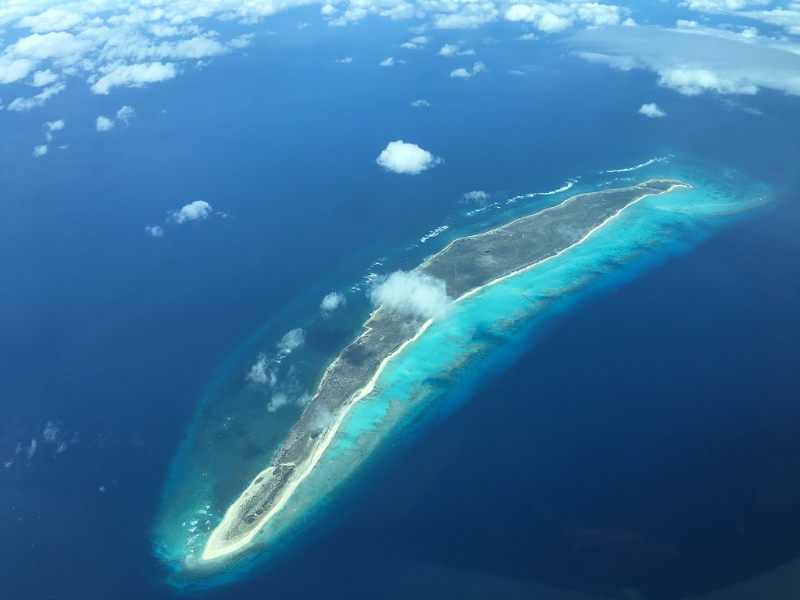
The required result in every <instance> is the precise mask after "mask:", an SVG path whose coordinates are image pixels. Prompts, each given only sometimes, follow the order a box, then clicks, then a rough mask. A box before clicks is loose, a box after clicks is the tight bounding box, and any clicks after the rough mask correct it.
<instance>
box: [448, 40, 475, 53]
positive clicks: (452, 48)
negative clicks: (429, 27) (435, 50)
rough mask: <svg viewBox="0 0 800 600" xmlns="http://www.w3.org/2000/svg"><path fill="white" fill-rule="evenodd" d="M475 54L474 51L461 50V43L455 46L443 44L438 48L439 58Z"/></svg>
mask: <svg viewBox="0 0 800 600" xmlns="http://www.w3.org/2000/svg"><path fill="white" fill-rule="evenodd" d="M473 54H475V51H474V50H470V49H467V50H462V49H461V42H459V43H457V44H445V45H444V46H442V47H441V48H439V56H472V55H473Z"/></svg>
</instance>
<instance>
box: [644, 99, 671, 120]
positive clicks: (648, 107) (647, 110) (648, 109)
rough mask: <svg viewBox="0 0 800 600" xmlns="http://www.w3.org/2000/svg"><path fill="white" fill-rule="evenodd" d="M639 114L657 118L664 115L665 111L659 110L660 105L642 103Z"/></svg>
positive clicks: (665, 114)
mask: <svg viewBox="0 0 800 600" xmlns="http://www.w3.org/2000/svg"><path fill="white" fill-rule="evenodd" d="M639 114H640V115H644V116H645V117H650V118H651V119H658V118H659V117H666V116H667V113H665V112H664V111H663V110H661V107H659V106H658V104H655V103H653V104H642V107H641V108H640V109H639Z"/></svg>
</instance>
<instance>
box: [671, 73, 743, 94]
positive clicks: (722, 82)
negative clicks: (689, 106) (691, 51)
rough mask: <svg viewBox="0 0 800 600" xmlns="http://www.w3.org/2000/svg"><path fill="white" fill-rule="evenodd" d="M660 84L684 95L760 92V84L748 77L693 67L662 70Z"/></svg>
mask: <svg viewBox="0 0 800 600" xmlns="http://www.w3.org/2000/svg"><path fill="white" fill-rule="evenodd" d="M658 84H659V85H663V86H664V87H668V88H672V89H674V90H677V91H678V92H680V93H681V94H683V95H684V96H697V95H699V94H702V93H704V92H715V93H717V94H755V93H757V92H758V86H756V85H755V84H754V83H751V82H749V81H747V80H746V79H743V78H740V77H736V76H730V75H726V74H724V73H715V72H713V71H710V70H708V69H699V68H692V67H676V68H672V69H665V70H663V71H661V77H660V78H659V79H658Z"/></svg>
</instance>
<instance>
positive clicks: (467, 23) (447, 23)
mask: <svg viewBox="0 0 800 600" xmlns="http://www.w3.org/2000/svg"><path fill="white" fill-rule="evenodd" d="M438 7H441V8H444V7H448V8H451V10H452V12H450V13H449V14H445V13H439V14H437V15H434V17H433V23H432V25H433V27H435V28H436V29H477V28H478V27H480V26H481V25H485V24H486V23H491V22H492V21H496V20H497V18H498V16H499V15H500V12H499V11H498V10H497V7H496V6H495V4H494V2H487V1H481V0H475V1H474V2H465V3H459V2H453V3H451V4H449V5H448V4H445V3H442V4H438V5H437V8H438Z"/></svg>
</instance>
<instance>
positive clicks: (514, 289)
mask: <svg viewBox="0 0 800 600" xmlns="http://www.w3.org/2000/svg"><path fill="white" fill-rule="evenodd" d="M611 175H612V176H613V177H615V179H613V180H610V181H609V180H608V177H609V174H605V178H603V177H600V176H596V177H595V180H596V182H593V181H591V180H589V181H587V180H584V182H583V183H582V185H581V186H579V187H578V188H576V189H577V191H587V190H592V189H597V188H598V187H601V186H604V185H614V186H620V185H629V184H630V183H633V182H639V181H643V180H645V179H647V178H649V177H672V178H676V179H680V180H682V181H686V182H687V183H690V184H691V185H692V186H693V188H692V189H685V188H679V189H675V190H673V192H672V193H670V194H667V195H662V196H655V197H648V198H645V199H642V200H640V201H639V202H637V203H636V204H634V205H633V206H630V207H628V208H627V209H626V210H624V211H623V212H622V213H621V214H620V215H619V216H618V217H616V218H614V219H612V220H611V221H609V222H608V223H607V224H606V225H604V226H603V227H602V228H600V229H599V230H597V231H595V232H594V233H593V234H592V235H591V236H590V237H589V238H587V239H586V240H585V241H584V242H582V243H581V244H579V245H577V246H575V247H573V248H570V249H569V250H567V251H565V252H563V253H562V254H560V255H559V256H557V257H555V258H553V259H551V260H548V261H545V262H543V263H541V264H539V265H535V266H534V267H532V268H530V269H527V270H525V271H523V272H521V273H518V274H516V275H514V276H512V277H508V278H506V279H504V280H502V281H500V282H497V283H496V284H494V285H491V286H489V287H487V288H484V289H483V290H481V291H480V292H479V293H476V294H473V295H471V296H469V297H467V298H465V299H463V300H461V301H459V302H457V303H455V304H454V305H453V307H452V308H451V310H450V311H449V312H448V313H447V314H446V316H444V317H443V318H440V319H439V320H437V321H436V322H435V323H434V324H433V325H432V326H431V327H429V328H428V330H427V331H426V332H425V333H424V334H423V335H422V336H420V338H419V339H418V340H416V341H415V342H413V343H412V344H410V345H409V346H408V347H407V348H406V349H405V350H404V352H403V353H401V354H400V355H399V356H397V357H396V358H395V359H393V360H392V361H390V362H389V363H388V364H387V367H386V369H385V370H384V372H383V373H382V374H381V376H380V378H379V379H378V382H377V385H376V388H375V390H374V391H373V393H371V394H370V395H369V396H367V397H366V398H365V399H363V400H362V401H361V402H359V403H358V404H357V405H356V406H355V407H354V408H353V409H352V410H351V411H350V413H349V414H348V415H347V417H346V418H345V420H344V422H343V424H342V426H341V427H340V429H339V431H338V433H337V434H336V436H335V438H334V440H333V442H332V443H331V445H330V447H329V448H328V451H327V452H326V453H325V454H324V455H323V457H322V458H321V460H320V462H319V463H318V465H317V466H316V468H315V469H314V471H313V472H312V473H311V474H310V475H309V476H308V478H307V479H306V480H304V481H303V482H302V483H301V485H300V486H299V487H298V489H297V491H296V492H295V494H294V495H293V496H292V498H291V499H290V500H289V502H288V503H287V505H286V506H285V507H284V509H283V510H282V511H281V512H280V513H278V515H276V516H275V517H274V518H273V519H272V520H271V521H270V522H269V523H268V524H267V525H266V526H265V527H264V528H263V529H262V531H261V532H260V533H259V534H258V536H257V537H256V538H255V540H254V541H253V544H252V546H253V549H254V550H258V552H247V553H243V554H242V555H239V556H234V557H231V558H228V559H223V560H219V561H214V562H213V563H210V564H209V563H202V562H201V561H199V560H198V559H197V557H198V556H199V554H200V553H201V551H202V546H203V544H204V543H205V540H206V538H207V536H208V534H209V532H210V531H211V529H213V527H214V526H215V525H216V524H217V523H218V522H219V520H220V518H221V515H222V512H224V509H225V506H226V503H225V500H227V501H228V502H229V501H230V500H229V498H230V497H231V493H232V492H233V493H235V489H228V490H226V492H225V493H226V495H227V499H223V500H221V496H222V495H223V494H221V493H220V490H221V489H222V485H221V484H220V481H222V479H223V477H222V475H221V474H220V473H217V472H215V471H214V469H213V468H212V467H214V466H215V465H213V464H211V463H210V462H209V459H208V457H207V456H206V455H204V454H202V453H201V452H198V451H196V450H195V449H196V448H197V443H196V440H197V439H198V438H199V437H201V436H202V435H203V432H202V431H200V429H202V426H201V425H198V422H196V423H195V425H194V427H193V428H192V429H190V431H189V433H188V435H187V441H186V443H185V445H184V448H183V449H182V452H181V454H180V455H179V457H178V459H177V460H176V464H175V466H174V468H173V472H172V474H171V480H170V484H169V486H168V487H167V491H166V493H165V497H164V503H163V505H162V511H161V515H160V518H159V520H158V522H157V526H156V532H155V534H156V552H157V554H158V555H159V556H160V557H161V558H162V559H163V560H164V561H165V562H166V563H167V564H168V565H169V566H170V567H171V569H172V574H173V575H172V580H173V583H175V584H176V585H178V586H179V587H183V586H189V587H193V586H195V585H201V586H205V585H218V584H221V583H225V582H226V581H232V580H235V579H237V578H239V577H241V576H242V575H243V574H244V573H246V572H247V571H248V570H250V569H252V568H254V567H263V566H266V565H268V564H269V563H270V562H272V561H273V560H275V559H277V558H278V557H279V556H281V555H282V554H283V553H285V552H287V551H290V550H291V548H292V547H296V546H297V545H299V544H301V543H302V539H303V536H304V535H305V534H307V533H308V532H310V531H314V529H315V528H314V527H312V525H315V524H317V525H318V524H319V522H320V520H322V519H324V518H325V517H326V515H327V514H329V513H330V511H329V510H326V509H327V508H328V507H329V506H330V504H331V501H332V498H335V494H334V493H333V492H334V491H335V490H336V488H337V487H338V486H340V485H341V484H342V483H343V482H346V481H348V480H350V478H351V477H352V476H353V475H354V474H355V473H357V472H358V470H359V467H362V466H363V465H364V464H365V463H368V464H369V466H373V465H378V464H379V457H380V455H381V452H382V451H384V449H385V448H391V447H393V445H394V443H396V442H398V441H401V440H402V439H403V438H406V437H407V436H409V434H411V435H413V433H414V431H415V429H417V428H424V427H425V426H426V424H429V423H431V422H434V421H435V420H436V419H441V418H444V417H446V415H447V414H448V413H450V412H451V411H453V410H454V409H456V408H457V407H458V406H459V405H460V404H461V403H463V402H464V401H465V400H466V399H467V398H468V397H469V396H470V394H471V393H473V392H474V391H475V390H476V389H477V388H479V387H480V386H482V385H484V384H485V382H486V381H488V380H490V379H491V377H492V376H493V374H496V373H498V372H499V371H501V370H502V369H504V368H505V367H507V366H508V365H509V364H511V363H512V362H513V361H514V360H515V358H516V357H518V356H520V355H521V354H522V353H524V352H525V351H526V350H528V349H529V348H530V347H531V346H532V345H533V344H534V343H535V341H536V339H537V337H538V336H540V335H541V334H542V332H543V331H544V330H545V329H546V328H547V327H549V326H550V325H552V323H553V322H554V320H556V319H557V318H558V317H559V316H562V315H564V314H565V313H568V312H569V311H571V310H575V309H576V308H577V307H578V306H579V305H580V304H581V303H582V302H585V301H586V300H587V299H589V298H591V297H592V296H593V295H595V294H597V293H599V292H602V291H604V290H608V289H613V288H615V287H617V286H619V285H622V284H623V283H624V282H625V281H627V280H630V279H632V278H635V277H636V276H637V275H638V274H640V273H642V272H644V271H646V270H648V269H650V268H652V267H654V266H656V265H658V264H660V263H663V262H664V261H666V260H668V259H669V257H670V256H674V255H676V254H679V253H682V252H686V251H688V250H689V249H690V248H691V247H692V246H694V245H696V244H697V243H699V242H701V241H702V240H703V239H704V238H705V237H706V236H708V235H710V234H711V233H713V231H714V229H715V228H718V227H721V226H723V225H725V224H727V223H730V222H731V221H733V220H735V219H737V218H741V216H743V215H744V214H746V213H747V212H748V211H750V210H751V209H754V208H757V207H760V206H763V205H765V203H766V200H767V197H768V189H767V188H766V187H765V186H762V185H760V184H757V183H755V182H752V181H749V180H747V179H746V178H744V177H743V176H741V175H739V174H737V173H734V172H731V171H718V170H716V169H713V170H712V169H709V168H708V167H698V166H696V165H692V166H686V165H681V164H678V163H676V161H674V160H672V161H659V162H656V163H654V164H652V165H649V166H648V167H645V168H641V169H638V170H636V171H635V172H621V173H613V174H611ZM587 179H588V178H587ZM604 179H605V180H604ZM576 189H573V190H570V192H572V193H575V191H576ZM569 195H570V194H569V193H565V194H564V195H562V196H557V197H555V199H553V200H552V201H549V202H547V203H546V204H552V203H553V202H555V201H558V200H560V199H563V198H565V197H567V196H569ZM548 200H550V198H548ZM520 210H522V209H520ZM244 354H245V355H246V354H247V353H244ZM236 362H237V361H232V363H231V365H230V366H229V370H230V369H238V370H239V371H242V370H243V367H242V365H241V364H238V365H237V366H233V365H234V364H236ZM223 391H224V386H222V387H221V388H218V390H217V393H222V392H223ZM234 405H235V403H233V402H232V405H231V406H229V409H230V411H231V412H232V413H234V408H235V406H234ZM234 416H235V414H234ZM226 418H227V417H226ZM231 418H233V417H231ZM286 426H288V425H286V424H284V427H286ZM278 432H279V428H278V427H276V433H275V434H274V435H275V439H276V440H277V439H278ZM216 458H217V460H218V461H219V462H218V463H217V465H216V466H217V467H218V468H219V467H224V465H225V464H226V463H227V465H228V466H229V468H232V469H234V470H235V469H236V467H231V466H230V465H231V464H232V463H233V462H234V461H231V457H226V456H218V457H216ZM234 458H235V457H234ZM267 462H268V461H267V459H266V457H265V458H263V460H262V461H261V462H260V464H261V465H266V464H267ZM228 475H229V473H226V476H228ZM239 475H240V480H241V488H243V487H244V485H246V483H247V481H248V480H249V478H250V477H252V476H253V475H255V473H254V472H253V471H252V467H251V469H250V471H245V472H240V473H239ZM241 488H240V489H241ZM298 532H302V533H301V534H300V535H298Z"/></svg>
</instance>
